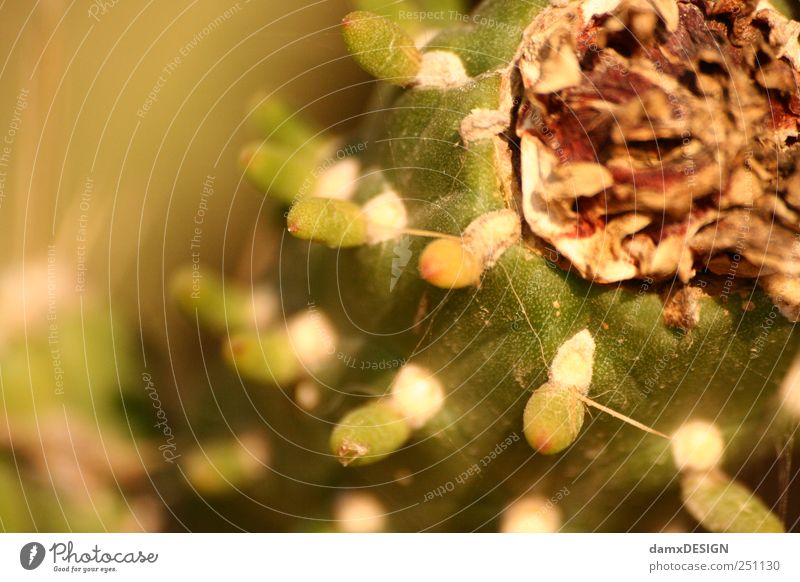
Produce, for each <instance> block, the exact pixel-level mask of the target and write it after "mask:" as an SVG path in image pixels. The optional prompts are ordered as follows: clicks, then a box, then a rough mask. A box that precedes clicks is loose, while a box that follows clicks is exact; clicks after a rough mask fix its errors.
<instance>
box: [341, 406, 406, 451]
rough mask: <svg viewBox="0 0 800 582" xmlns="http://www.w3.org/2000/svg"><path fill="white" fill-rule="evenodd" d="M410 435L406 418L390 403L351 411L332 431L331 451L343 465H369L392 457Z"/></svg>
mask: <svg viewBox="0 0 800 582" xmlns="http://www.w3.org/2000/svg"><path fill="white" fill-rule="evenodd" d="M409 436H411V428H410V427H409V425H408V422H406V420H405V419H404V418H403V416H402V415H401V414H400V413H398V412H397V411H396V410H395V409H394V408H393V407H392V406H391V405H390V404H389V403H387V402H374V403H371V404H366V405H364V406H362V407H360V408H356V409H355V410H353V411H351V412H349V413H348V414H347V415H345V417H344V418H343V419H342V420H341V422H340V423H339V424H338V425H337V426H336V428H334V429H333V433H332V434H331V441H330V447H331V452H332V453H333V454H334V455H336V456H337V457H338V458H339V462H341V463H342V465H345V466H348V465H354V466H357V465H369V464H371V463H375V462H376V461H380V460H381V459H384V458H386V457H388V456H389V455H391V454H392V453H393V452H395V451H396V450H397V449H399V448H400V447H402V446H403V444H405V442H406V441H407V440H408V438H409Z"/></svg>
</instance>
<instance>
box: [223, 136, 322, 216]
mask: <svg viewBox="0 0 800 582" xmlns="http://www.w3.org/2000/svg"><path fill="white" fill-rule="evenodd" d="M308 150H310V151H308ZM319 154H320V152H319V151H316V150H315V149H314V147H313V146H310V147H308V148H305V149H303V150H295V151H287V147H286V146H285V145H284V146H281V145H276V144H272V143H261V142H258V143H251V144H249V145H247V146H245V148H244V149H243V150H242V153H241V155H240V157H239V164H240V166H241V168H242V169H243V170H244V172H245V175H246V176H247V179H248V180H249V181H250V183H251V184H253V185H254V186H255V187H256V188H258V189H259V190H260V191H261V192H264V193H266V194H269V195H270V196H271V197H273V198H276V199H277V200H279V201H281V202H283V203H284V204H291V203H292V202H293V201H294V200H296V199H298V198H302V197H304V196H305V195H307V194H308V193H309V191H310V185H311V184H313V172H314V168H315V165H316V160H317V159H318V157H319Z"/></svg>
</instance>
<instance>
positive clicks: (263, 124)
mask: <svg viewBox="0 0 800 582" xmlns="http://www.w3.org/2000/svg"><path fill="white" fill-rule="evenodd" d="M250 122H251V124H252V125H253V126H255V128H256V129H258V130H259V131H260V132H261V133H262V134H263V136H264V137H265V138H267V139H269V140H270V142H273V141H274V142H277V143H281V144H286V145H288V146H291V147H292V148H306V147H308V145H309V144H310V143H311V142H312V141H314V139H315V138H314V136H315V135H316V134H317V129H316V128H315V127H313V126H312V125H311V124H310V123H308V122H307V121H306V119H305V118H304V117H303V116H302V114H300V113H298V112H297V110H296V109H294V108H292V107H290V106H289V104H288V103H287V102H286V101H284V100H282V99H280V98H277V97H259V98H258V99H255V100H253V107H252V110H251V113H250Z"/></svg>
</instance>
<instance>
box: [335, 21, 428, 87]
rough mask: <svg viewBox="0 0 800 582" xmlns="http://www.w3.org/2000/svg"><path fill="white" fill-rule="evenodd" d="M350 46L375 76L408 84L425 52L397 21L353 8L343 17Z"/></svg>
mask: <svg viewBox="0 0 800 582" xmlns="http://www.w3.org/2000/svg"><path fill="white" fill-rule="evenodd" d="M342 34H343V35H344V42H345V45H347V50H348V51H350V53H351V54H352V55H353V58H354V59H355V61H356V62H357V63H358V64H359V65H360V66H361V68H362V69H364V70H365V71H366V72H368V73H369V74H370V75H372V76H373V77H376V78H378V79H383V80H385V81H388V82H390V83H393V84H395V85H401V86H403V85H408V84H409V83H410V82H411V81H413V80H414V77H416V76H417V73H418V72H419V68H420V63H421V62H422V55H421V53H420V52H419V50H417V47H416V46H414V40H413V39H412V38H411V37H410V36H408V34H406V33H405V32H404V31H403V30H402V29H401V28H400V27H399V26H398V25H397V24H395V23H394V22H392V21H391V20H389V19H388V18H384V17H383V16H378V15H377V14H374V13H372V12H366V11H363V10H362V11H356V12H351V13H350V14H348V15H347V16H345V17H344V20H342Z"/></svg>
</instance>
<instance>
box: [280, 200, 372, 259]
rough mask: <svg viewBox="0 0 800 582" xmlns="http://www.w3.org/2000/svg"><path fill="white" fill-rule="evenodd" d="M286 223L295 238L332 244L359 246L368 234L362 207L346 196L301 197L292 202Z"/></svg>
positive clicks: (331, 245)
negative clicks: (297, 200) (343, 198)
mask: <svg viewBox="0 0 800 582" xmlns="http://www.w3.org/2000/svg"><path fill="white" fill-rule="evenodd" d="M286 223H287V225H288V228H289V232H291V233H292V234H293V235H294V236H296V237H297V238H301V239H304V240H311V241H316V242H319V243H322V244H324V245H327V246H329V247H332V248H347V247H355V246H359V245H362V244H364V242H365V241H366V238H367V225H366V221H365V219H364V216H363V215H362V213H361V208H360V207H359V206H358V205H356V204H353V203H352V202H348V201H346V200H333V199H329V198H308V199H306V200H300V201H299V202H297V203H296V204H295V205H294V206H292V208H291V210H290V211H289V215H288V217H287V218H286Z"/></svg>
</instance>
